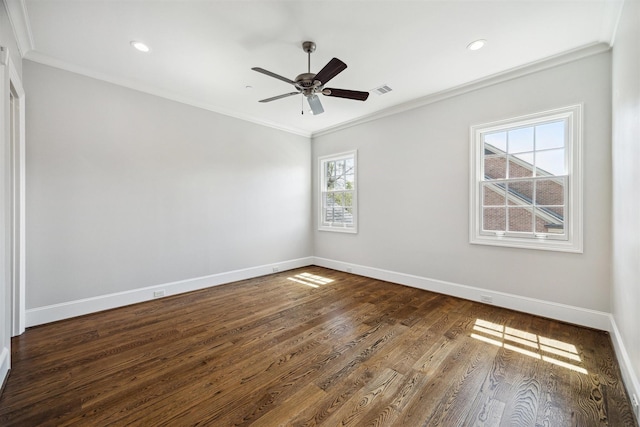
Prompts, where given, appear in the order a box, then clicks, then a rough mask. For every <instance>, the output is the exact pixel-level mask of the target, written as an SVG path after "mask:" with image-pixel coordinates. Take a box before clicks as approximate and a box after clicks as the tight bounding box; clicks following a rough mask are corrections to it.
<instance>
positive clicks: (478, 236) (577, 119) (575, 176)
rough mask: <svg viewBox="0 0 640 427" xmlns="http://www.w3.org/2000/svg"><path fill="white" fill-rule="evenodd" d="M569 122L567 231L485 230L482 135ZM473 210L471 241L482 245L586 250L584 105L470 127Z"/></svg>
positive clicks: (566, 190) (567, 130)
mask: <svg viewBox="0 0 640 427" xmlns="http://www.w3.org/2000/svg"><path fill="white" fill-rule="evenodd" d="M558 120H564V121H565V123H566V127H565V130H566V156H565V162H566V164H565V166H566V171H567V186H566V187H565V201H566V210H567V211H566V212H565V213H564V218H565V225H564V230H565V234H564V235H563V236H562V237H558V236H554V235H553V234H551V233H548V234H547V233H515V232H512V233H509V232H489V231H483V229H482V224H483V219H482V214H483V210H482V202H483V199H482V183H483V182H486V181H484V161H483V159H484V150H483V140H482V135H483V134H487V133H491V132H499V131H505V130H510V129H513V128H519V127H526V126H532V125H537V124H542V123H545V122H550V121H558ZM470 140H471V144H470V146H471V154H470V169H471V173H470V200H469V203H470V209H469V242H470V243H471V244H479V245H493V246H507V247H514V248H525V249H540V250H550V251H562V252H577V253H582V252H583V226H582V217H583V212H582V211H583V206H582V199H583V196H582V191H583V190H582V105H581V104H578V105H571V106H568V107H563V108H558V109H554V110H548V111H543V112H539V113H535V114H530V115H526V116H521V117H515V118H511V119H506V120H500V121H496V122H491V123H485V124H480V125H475V126H471V129H470Z"/></svg>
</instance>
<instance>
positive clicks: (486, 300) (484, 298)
mask: <svg viewBox="0 0 640 427" xmlns="http://www.w3.org/2000/svg"><path fill="white" fill-rule="evenodd" d="M480 301H481V302H484V303H486V304H493V297H491V296H489V295H480Z"/></svg>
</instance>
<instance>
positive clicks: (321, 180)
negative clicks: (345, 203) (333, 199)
mask: <svg viewBox="0 0 640 427" xmlns="http://www.w3.org/2000/svg"><path fill="white" fill-rule="evenodd" d="M349 157H352V158H353V168H354V169H355V173H354V177H353V185H354V190H353V198H352V205H351V208H352V209H353V225H352V226H351V227H348V226H347V225H346V224H345V223H336V225H325V223H324V221H323V215H322V214H323V212H324V208H323V207H324V201H323V193H324V190H325V172H324V163H325V162H331V161H335V160H343V159H346V158H349ZM318 174H319V177H318V190H319V191H318V193H319V194H318V230H319V231H331V232H338V233H351V234H357V233H358V150H350V151H345V152H342V153H337V154H328V155H326V156H320V157H318Z"/></svg>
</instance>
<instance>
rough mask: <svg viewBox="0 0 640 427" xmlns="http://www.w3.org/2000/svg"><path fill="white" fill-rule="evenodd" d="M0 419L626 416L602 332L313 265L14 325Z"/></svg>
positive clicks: (169, 422)
mask: <svg viewBox="0 0 640 427" xmlns="http://www.w3.org/2000/svg"><path fill="white" fill-rule="evenodd" d="M12 357H13V369H12V371H11V374H10V377H9V380H8V381H7V384H6V388H5V390H4V393H3V395H2V397H1V398H0V425H2V426H54V425H55V426H67V425H74V426H129V425H141V426H161V425H162V426H188V425H199V426H201V425H212V426H234V425H253V426H280V425H295V426H313V425H323V426H338V425H340V426H342V425H344V426H423V425H428V426H446V427H448V426H536V427H537V426H549V427H558V426H616V427H619V426H636V423H635V420H634V417H633V414H632V411H631V405H630V403H629V399H628V396H627V395H626V394H625V391H624V387H623V385H622V382H621V379H620V372H619V367H618V365H617V362H616V360H615V357H614V353H613V349H612V345H611V341H610V338H609V335H608V334H607V333H605V332H601V331H596V330H591V329H586V328H581V327H577V326H573V325H568V324H564V323H560V322H556V321H552V320H548V319H543V318H540V317H536V316H531V315H526V314H522V313H517V312H514V311H510V310H505V309H500V308H497V307H494V306H490V305H483V304H478V303H475V302H471V301H466V300H461V299H457V298H453V297H448V296H444V295H440V294H435V293H431V292H426V291H421V290H418V289H412V288H409V287H404V286H400V285H395V284H391V283H387V282H382V281H378V280H373V279H368V278H364V277H360V276H354V275H350V274H347V273H342V272H338V271H334V270H328V269H324V268H320V267H308V268H303V269H299V270H294V271H289V272H282V273H278V274H274V275H271V276H266V277H262V278H257V279H253V280H247V281H243V282H238V283H233V284H229V285H224V286H218V287H215V288H211V289H206V290H202V291H197V292H192V293H189V294H184V295H179V296H174V297H167V298H163V299H158V300H154V301H150V302H146V303H142V304H138V305H134V306H129V307H124V308H120V309H115V310H110V311H106V312H102V313H97V314H92V315H88V316H84V317H80V318H75V319H69V320H65V321H61V322H57V323H52V324H48V325H43V326H38V327H35V328H30V329H28V330H27V331H26V332H25V333H24V334H23V335H22V336H20V337H17V338H14V340H13V355H12Z"/></svg>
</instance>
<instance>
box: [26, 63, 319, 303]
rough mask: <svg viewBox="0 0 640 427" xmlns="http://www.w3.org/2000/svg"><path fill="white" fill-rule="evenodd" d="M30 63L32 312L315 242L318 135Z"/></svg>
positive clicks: (283, 256)
mask: <svg viewBox="0 0 640 427" xmlns="http://www.w3.org/2000/svg"><path fill="white" fill-rule="evenodd" d="M23 67H24V79H23V82H24V86H25V91H26V93H27V95H28V103H27V112H26V114H27V260H28V263H27V312H28V313H29V310H33V309H37V308H39V307H44V306H51V305H55V304H64V303H67V302H70V301H75V300H80V299H83V298H93V297H99V296H101V295H107V294H113V293H118V292H127V291H130V290H135V289H139V288H144V287H148V286H153V285H160V284H165V283H169V282H174V281H182V280H187V279H192V278H197V277H202V276H207V275H213V274H217V273H223V272H229V271H234V270H238V269H245V268H251V267H255V266H259V265H265V264H271V263H278V262H282V261H286V260H292V259H298V258H301V257H308V256H310V255H312V246H311V243H310V242H311V237H310V230H311V225H310V221H311V215H310V165H309V162H310V160H309V159H310V156H311V154H310V150H311V149H310V142H309V140H308V138H305V137H302V136H297V135H292V134H289V133H285V132H282V131H278V130H274V129H270V128H266V127H263V126H259V125H254V124H251V123H247V122H244V121H241V120H237V119H234V118H230V117H227V116H223V115H220V114H216V113H212V112H208V111H205V110H202V109H198V108H194V107H190V106H187V105H183V104H180V103H177V102H173V101H169V100H166V99H162V98H158V97H155V96H152V95H148V94H144V93H141V92H137V91H134V90H130V89H127V88H123V87H119V86H115V85H112V84H109V83H105V82H102V81H98V80H94V79H91V78H88V77H84V76H80V75H77V74H73V73H70V72H67V71H62V70H59V69H55V68H51V67H48V66H44V65H41V64H37V63H34V62H31V61H24V63H23Z"/></svg>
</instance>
